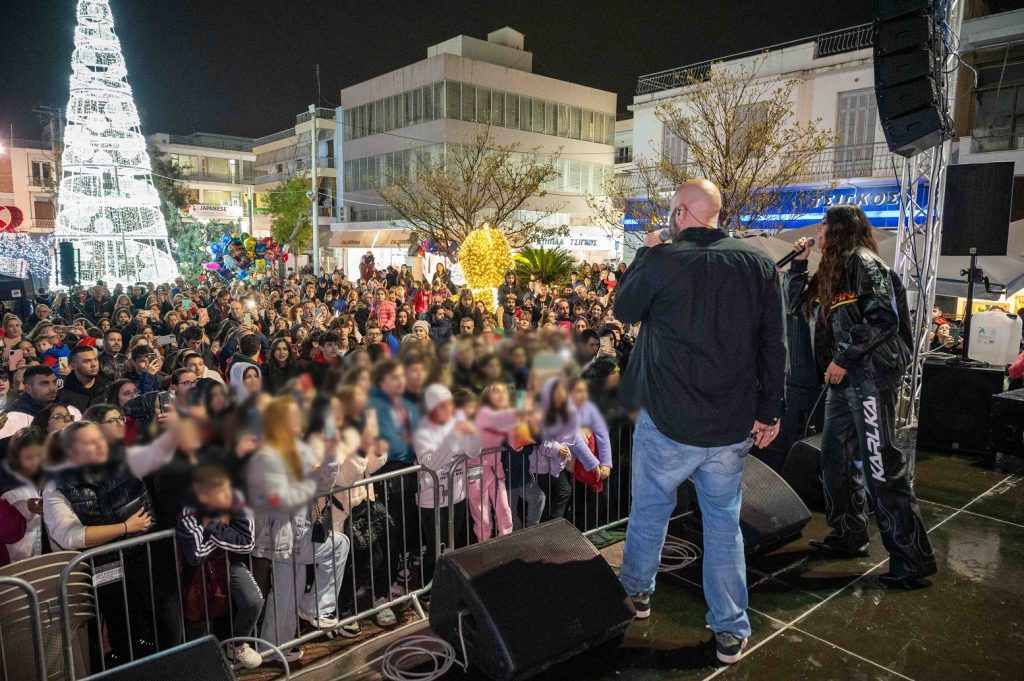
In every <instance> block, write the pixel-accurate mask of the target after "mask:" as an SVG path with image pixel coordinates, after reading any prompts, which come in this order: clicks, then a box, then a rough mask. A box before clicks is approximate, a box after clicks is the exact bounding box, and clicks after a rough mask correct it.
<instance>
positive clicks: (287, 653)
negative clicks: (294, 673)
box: [281, 646, 302, 664]
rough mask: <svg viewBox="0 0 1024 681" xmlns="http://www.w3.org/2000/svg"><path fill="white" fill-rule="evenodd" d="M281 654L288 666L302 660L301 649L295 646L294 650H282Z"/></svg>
mask: <svg viewBox="0 0 1024 681" xmlns="http://www.w3.org/2000/svg"><path fill="white" fill-rule="evenodd" d="M281 652H282V653H284V659H286V660H288V664H291V663H292V662H298V661H299V660H300V659H302V648H299V647H297V646H296V647H295V648H289V649H288V650H282V651H281Z"/></svg>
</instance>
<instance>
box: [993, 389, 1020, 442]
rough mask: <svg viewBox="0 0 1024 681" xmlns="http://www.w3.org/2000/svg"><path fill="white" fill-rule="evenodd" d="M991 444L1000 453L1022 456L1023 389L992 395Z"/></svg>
mask: <svg viewBox="0 0 1024 681" xmlns="http://www.w3.org/2000/svg"><path fill="white" fill-rule="evenodd" d="M992 445H993V447H994V448H995V450H996V451H997V452H999V453H1001V454H1011V455H1014V456H1024V389H1019V390H1010V391H1007V392H1005V393H1000V394H999V395H993V396H992Z"/></svg>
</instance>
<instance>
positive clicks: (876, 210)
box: [622, 181, 928, 232]
mask: <svg viewBox="0 0 1024 681" xmlns="http://www.w3.org/2000/svg"><path fill="white" fill-rule="evenodd" d="M820 189H821V187H816V186H813V185H806V186H797V187H792V188H791V189H787V190H785V191H783V192H782V194H781V198H780V200H779V203H778V205H777V206H776V207H775V209H774V210H773V211H771V212H766V213H764V214H762V215H760V216H758V219H757V220H752V219H751V217H750V216H741V217H740V220H741V221H742V222H743V224H744V225H745V226H747V227H750V228H754V229H777V228H778V227H780V226H781V227H783V228H785V229H795V228H797V227H806V226H807V225H813V224H817V223H819V222H821V219H822V218H823V217H824V216H825V211H827V210H828V209H829V208H831V207H832V206H839V205H844V204H855V205H858V206H860V207H861V208H863V209H864V212H865V213H866V214H867V216H868V220H870V221H871V224H872V225H874V226H875V227H879V228H885V227H889V228H895V227H897V226H898V224H899V218H900V187H899V184H898V183H896V182H894V181H893V182H887V183H882V184H875V185H869V186H857V187H854V186H843V187H834V188H831V189H828V190H827V191H826V192H825V193H824V194H823V195H822V196H821V197H820V198H818V199H817V200H816V201H815V202H814V203H813V204H811V205H807V201H806V192H807V191H809V190H820ZM915 198H916V201H917V205H918V206H921V207H924V206H926V205H927V201H928V185H927V184H925V183H923V182H922V183H920V184H918V186H917V195H916V197H915ZM631 204H632V205H638V206H639V205H644V204H649V200H648V199H635V200H634V201H632V202H631ZM642 215H643V212H642V211H641V215H633V214H631V213H630V212H629V211H627V213H626V216H625V217H624V219H623V221H622V224H623V227H625V229H626V231H627V232H636V231H642V230H644V228H645V227H646V220H645V219H644V218H643V217H641V216H642ZM916 221H917V222H919V223H920V222H924V216H923V214H922V215H919V216H918V217H917V220H916Z"/></svg>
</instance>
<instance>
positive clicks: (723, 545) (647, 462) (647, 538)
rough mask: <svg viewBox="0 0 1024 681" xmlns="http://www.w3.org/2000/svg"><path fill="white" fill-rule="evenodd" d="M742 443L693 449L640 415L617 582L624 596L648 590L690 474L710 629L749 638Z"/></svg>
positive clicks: (651, 590)
mask: <svg viewBox="0 0 1024 681" xmlns="http://www.w3.org/2000/svg"><path fill="white" fill-rule="evenodd" d="M749 448H750V444H749V442H747V441H744V442H740V443H737V444H734V445H729V446H726V447H710V448H705V447H691V446H689V445H684V444H680V443H678V442H676V441H675V440H672V439H669V438H668V437H665V436H664V435H662V434H661V432H660V431H659V430H658V428H657V426H655V425H654V421H652V420H651V417H650V415H649V414H648V413H647V412H646V411H641V412H640V414H639V416H638V417H637V423H636V432H635V433H634V434H633V463H632V471H631V472H632V476H633V488H632V493H633V502H632V505H631V507H630V511H629V527H628V528H627V530H626V550H625V558H624V561H623V564H622V570H621V571H620V573H619V580H620V581H621V582H622V585H623V586H624V587H625V589H626V592H627V593H629V594H630V595H633V594H637V593H641V592H642V593H647V594H650V593H654V578H655V576H656V575H657V572H658V565H659V564H660V563H661V549H662V547H663V546H664V544H665V533H666V532H667V531H668V521H669V517H670V516H671V515H672V511H673V510H674V509H675V506H676V489H677V488H678V487H679V485H681V484H682V483H683V481H685V480H686V479H687V478H688V477H690V476H691V475H692V476H693V480H694V483H695V484H696V487H697V499H698V501H699V503H700V510H701V516H702V518H703V524H704V568H703V569H704V598H705V599H706V600H707V603H708V608H709V612H708V616H707V622H708V625H709V626H710V627H711V630H712V631H715V632H722V631H725V632H729V633H730V634H732V635H733V636H736V637H738V638H747V637H748V636H750V620H749V619H748V618H747V575H746V560H745V559H744V555H743V536H742V535H741V534H740V505H741V503H742V499H743V494H742V487H741V480H742V476H743V460H744V457H745V456H746V454H747V451H748V450H749Z"/></svg>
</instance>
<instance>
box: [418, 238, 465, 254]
mask: <svg viewBox="0 0 1024 681" xmlns="http://www.w3.org/2000/svg"><path fill="white" fill-rule="evenodd" d="M458 250H459V245H458V244H457V243H455V242H454V241H452V242H451V243H450V244H448V250H447V251H445V249H444V248H442V247H441V244H439V243H437V242H436V241H433V240H431V239H428V240H426V241H421V242H419V243H417V244H413V245H412V246H410V247H409V255H417V256H420V257H423V256H424V255H426V254H427V253H442V254H444V255H446V256H449V257H454V255H455V253H456V251H458Z"/></svg>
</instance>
